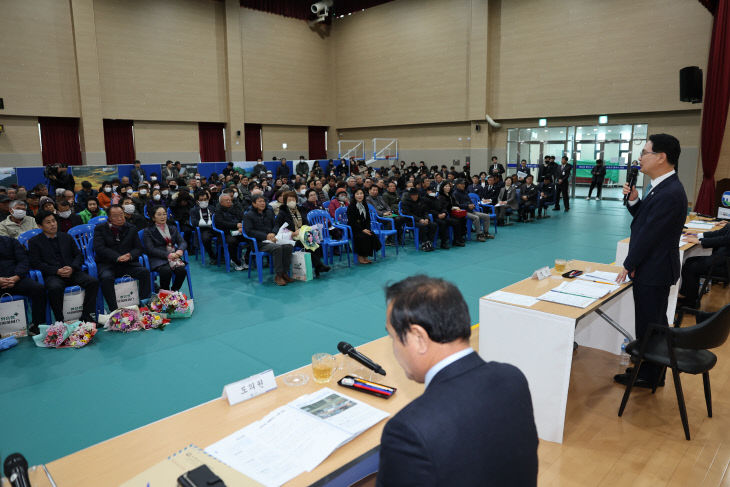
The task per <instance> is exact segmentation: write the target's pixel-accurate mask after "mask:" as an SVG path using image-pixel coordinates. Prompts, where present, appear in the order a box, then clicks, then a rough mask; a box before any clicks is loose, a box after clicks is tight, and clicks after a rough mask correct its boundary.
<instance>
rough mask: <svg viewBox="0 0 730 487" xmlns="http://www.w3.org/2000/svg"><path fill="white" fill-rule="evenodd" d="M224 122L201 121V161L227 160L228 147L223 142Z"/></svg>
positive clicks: (199, 131)
mask: <svg viewBox="0 0 730 487" xmlns="http://www.w3.org/2000/svg"><path fill="white" fill-rule="evenodd" d="M224 127H225V124H223V123H210V122H200V123H199V124H198V134H199V136H200V162H223V161H225V160H226V149H225V144H224V142H223V128H224Z"/></svg>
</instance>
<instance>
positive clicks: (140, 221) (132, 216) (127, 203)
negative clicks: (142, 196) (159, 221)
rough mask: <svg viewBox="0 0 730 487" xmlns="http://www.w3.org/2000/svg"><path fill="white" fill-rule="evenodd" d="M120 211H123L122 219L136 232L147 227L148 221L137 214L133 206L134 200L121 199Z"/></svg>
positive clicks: (126, 197)
mask: <svg viewBox="0 0 730 487" xmlns="http://www.w3.org/2000/svg"><path fill="white" fill-rule="evenodd" d="M122 209H123V210H124V219H125V220H126V221H127V223H129V224H130V225H132V226H134V228H136V229H137V231H138V232H139V231H140V230H144V229H145V228H147V227H148V226H149V221H148V220H147V219H146V218H145V217H143V216H142V215H140V214H139V213H137V206H135V204H134V200H133V199H132V198H130V197H129V196H125V197H124V198H122Z"/></svg>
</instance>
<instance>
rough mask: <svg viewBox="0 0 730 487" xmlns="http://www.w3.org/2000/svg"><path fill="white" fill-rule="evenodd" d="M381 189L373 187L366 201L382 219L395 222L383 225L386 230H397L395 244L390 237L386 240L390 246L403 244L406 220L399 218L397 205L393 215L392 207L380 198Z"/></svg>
mask: <svg viewBox="0 0 730 487" xmlns="http://www.w3.org/2000/svg"><path fill="white" fill-rule="evenodd" d="M379 192H380V188H379V187H378V186H371V187H370V190H369V191H368V197H367V199H366V201H367V203H368V205H372V207H373V208H375V212H376V213H377V214H378V216H379V217H380V218H388V219H390V221H392V222H393V224H392V225H391V224H389V223H387V222H386V223H382V225H383V228H384V229H385V230H395V231H396V233H395V234H396V237H397V239H395V242H393V237H392V236H389V237H388V240H386V242H387V243H389V244H398V245H400V244H402V243H403V225H404V223H406V222H405V218H403V217H401V216H398V214H397V212H398V205H397V203H396V213H393V211H392V210H391V208H390V205H389V204H388V203H387V202H386V201H385V198H383V197H382V196H380V194H379Z"/></svg>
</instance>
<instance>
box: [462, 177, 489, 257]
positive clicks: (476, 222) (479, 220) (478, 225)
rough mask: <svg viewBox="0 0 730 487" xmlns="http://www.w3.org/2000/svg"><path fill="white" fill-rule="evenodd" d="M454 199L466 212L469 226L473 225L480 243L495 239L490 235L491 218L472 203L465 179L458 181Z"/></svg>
mask: <svg viewBox="0 0 730 487" xmlns="http://www.w3.org/2000/svg"><path fill="white" fill-rule="evenodd" d="M453 199H454V200H455V202H456V204H457V205H458V206H459V208H461V209H462V210H466V218H467V219H468V220H469V223H467V225H473V228H474V232H476V234H477V240H478V241H479V242H486V241H487V239H488V238H494V236H492V235H490V234H489V221H490V218H491V217H490V216H489V215H487V214H486V213H483V212H481V211H477V210H476V205H474V203H472V201H471V198H469V195H468V194H467V192H466V181H465V180H463V179H457V180H456V189H455V190H454V191H453Z"/></svg>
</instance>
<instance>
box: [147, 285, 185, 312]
mask: <svg viewBox="0 0 730 487" xmlns="http://www.w3.org/2000/svg"><path fill="white" fill-rule="evenodd" d="M149 308H150V310H151V311H152V312H153V313H160V314H162V315H163V317H164V318H190V317H191V316H192V315H193V309H194V308H193V300H192V299H188V298H187V296H185V295H184V294H183V293H181V292H180V291H166V290H164V289H160V291H159V292H158V293H157V294H155V295H153V296H152V298H151V299H150V302H149Z"/></svg>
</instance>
